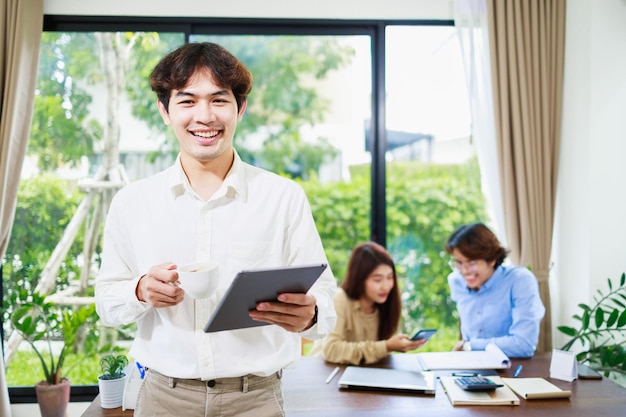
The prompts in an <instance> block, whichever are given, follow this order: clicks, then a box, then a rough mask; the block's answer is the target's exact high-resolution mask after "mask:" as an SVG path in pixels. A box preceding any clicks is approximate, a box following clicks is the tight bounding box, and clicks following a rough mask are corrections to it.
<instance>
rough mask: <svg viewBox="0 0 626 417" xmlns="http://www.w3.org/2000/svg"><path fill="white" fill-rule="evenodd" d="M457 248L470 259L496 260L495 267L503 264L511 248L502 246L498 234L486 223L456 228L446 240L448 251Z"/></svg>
mask: <svg viewBox="0 0 626 417" xmlns="http://www.w3.org/2000/svg"><path fill="white" fill-rule="evenodd" d="M454 249H457V250H458V251H459V252H461V253H462V254H463V256H465V257H466V258H468V259H470V260H479V259H484V260H485V261H487V262H491V261H496V263H495V265H494V267H495V268H497V267H499V266H500V265H502V262H504V260H505V259H506V257H507V255H508V254H509V250H508V249H505V248H504V247H502V245H501V244H500V241H499V240H498V238H497V237H496V235H495V234H494V233H493V232H492V231H491V230H490V229H489V228H488V227H487V226H485V225H484V224H482V223H473V224H466V225H463V226H461V227H459V228H458V229H456V230H455V231H454V232H452V234H451V235H450V237H449V238H448V241H447V242H446V252H448V253H449V254H452V251H453V250H454Z"/></svg>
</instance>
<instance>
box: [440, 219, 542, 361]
mask: <svg viewBox="0 0 626 417" xmlns="http://www.w3.org/2000/svg"><path fill="white" fill-rule="evenodd" d="M446 252H448V253H449V254H450V255H452V259H451V260H450V266H451V267H452V270H453V271H452V273H451V274H450V275H449V276H448V284H449V286H450V297H451V298H452V301H454V302H456V306H457V310H458V312H459V319H460V321H461V340H460V341H459V342H458V343H457V344H456V346H455V347H454V350H461V349H463V350H483V349H484V348H485V346H486V345H487V344H488V343H494V344H496V345H497V346H498V347H499V348H500V349H501V350H502V351H503V352H504V353H505V354H506V355H507V356H510V357H516V358H520V357H531V356H533V355H534V353H535V349H536V347H537V341H538V340H539V324H540V322H541V319H542V318H543V315H544V313H545V308H544V306H543V303H542V302H541V297H540V296H539V284H538V283H537V279H536V278H535V276H534V275H533V273H532V272H531V271H530V270H529V269H528V268H524V267H521V266H505V265H503V264H502V263H503V262H504V260H505V259H506V257H507V255H508V251H507V250H506V249H505V248H503V247H502V246H501V245H500V242H499V241H498V238H497V237H496V235H495V234H494V233H493V232H492V231H491V230H489V228H487V226H485V225H484V224H482V223H474V224H468V225H463V226H461V227H459V228H458V229H457V230H455V231H454V232H453V233H452V234H451V235H450V237H449V238H448V241H447V243H446Z"/></svg>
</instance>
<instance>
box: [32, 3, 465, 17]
mask: <svg viewBox="0 0 626 417" xmlns="http://www.w3.org/2000/svg"><path fill="white" fill-rule="evenodd" d="M453 11H454V0H385V1H381V0H316V1H311V0H264V1H260V0H239V1H224V0H175V1H172V0H132V1H128V0H102V1H98V0H88V1H86V0H44V13H45V14H59V15H103V16H126V15H129V16H195V17H198V16H202V17H256V18H296V19H298V18H310V19H325V18H330V19H452V16H453Z"/></svg>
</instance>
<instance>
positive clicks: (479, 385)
mask: <svg viewBox="0 0 626 417" xmlns="http://www.w3.org/2000/svg"><path fill="white" fill-rule="evenodd" d="M454 381H455V382H456V383H457V384H458V385H459V386H460V387H461V388H463V389H464V390H466V391H493V390H494V389H496V388H500V387H503V386H504V385H502V384H496V383H495V382H493V381H492V380H491V379H489V378H485V377H484V376H480V375H476V376H462V377H458V378H455V379H454Z"/></svg>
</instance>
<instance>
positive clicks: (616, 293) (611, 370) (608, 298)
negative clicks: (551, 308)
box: [558, 273, 626, 379]
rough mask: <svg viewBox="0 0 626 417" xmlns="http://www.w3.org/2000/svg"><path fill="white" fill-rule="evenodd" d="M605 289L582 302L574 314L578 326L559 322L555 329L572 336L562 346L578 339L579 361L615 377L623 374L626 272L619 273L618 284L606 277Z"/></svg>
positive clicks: (625, 368)
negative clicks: (580, 349)
mask: <svg viewBox="0 0 626 417" xmlns="http://www.w3.org/2000/svg"><path fill="white" fill-rule="evenodd" d="M607 285H608V292H603V291H601V290H598V291H597V292H596V294H595V295H594V297H593V301H594V302H595V304H593V305H591V306H589V305H587V304H584V303H581V304H578V306H579V307H580V308H581V312H580V313H579V314H575V315H574V316H573V318H574V319H575V320H577V321H578V322H579V326H578V328H574V327H569V326H559V327H558V330H559V331H560V332H562V333H564V334H566V335H567V336H570V337H571V339H570V340H569V341H568V342H567V343H565V344H564V345H563V347H561V350H570V349H572V348H573V347H574V346H575V344H576V343H580V346H582V348H583V350H582V351H581V352H579V353H578V354H577V355H576V359H577V360H578V362H581V363H586V364H587V365H588V366H589V367H591V368H593V369H595V370H596V371H598V372H601V373H603V374H604V376H607V377H608V376H611V377H613V378H614V379H619V378H623V377H624V376H626V347H625V346H626V339H624V335H625V334H626V273H622V276H621V277H620V280H619V286H617V287H614V285H613V282H612V281H611V279H610V278H608V279H607Z"/></svg>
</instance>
